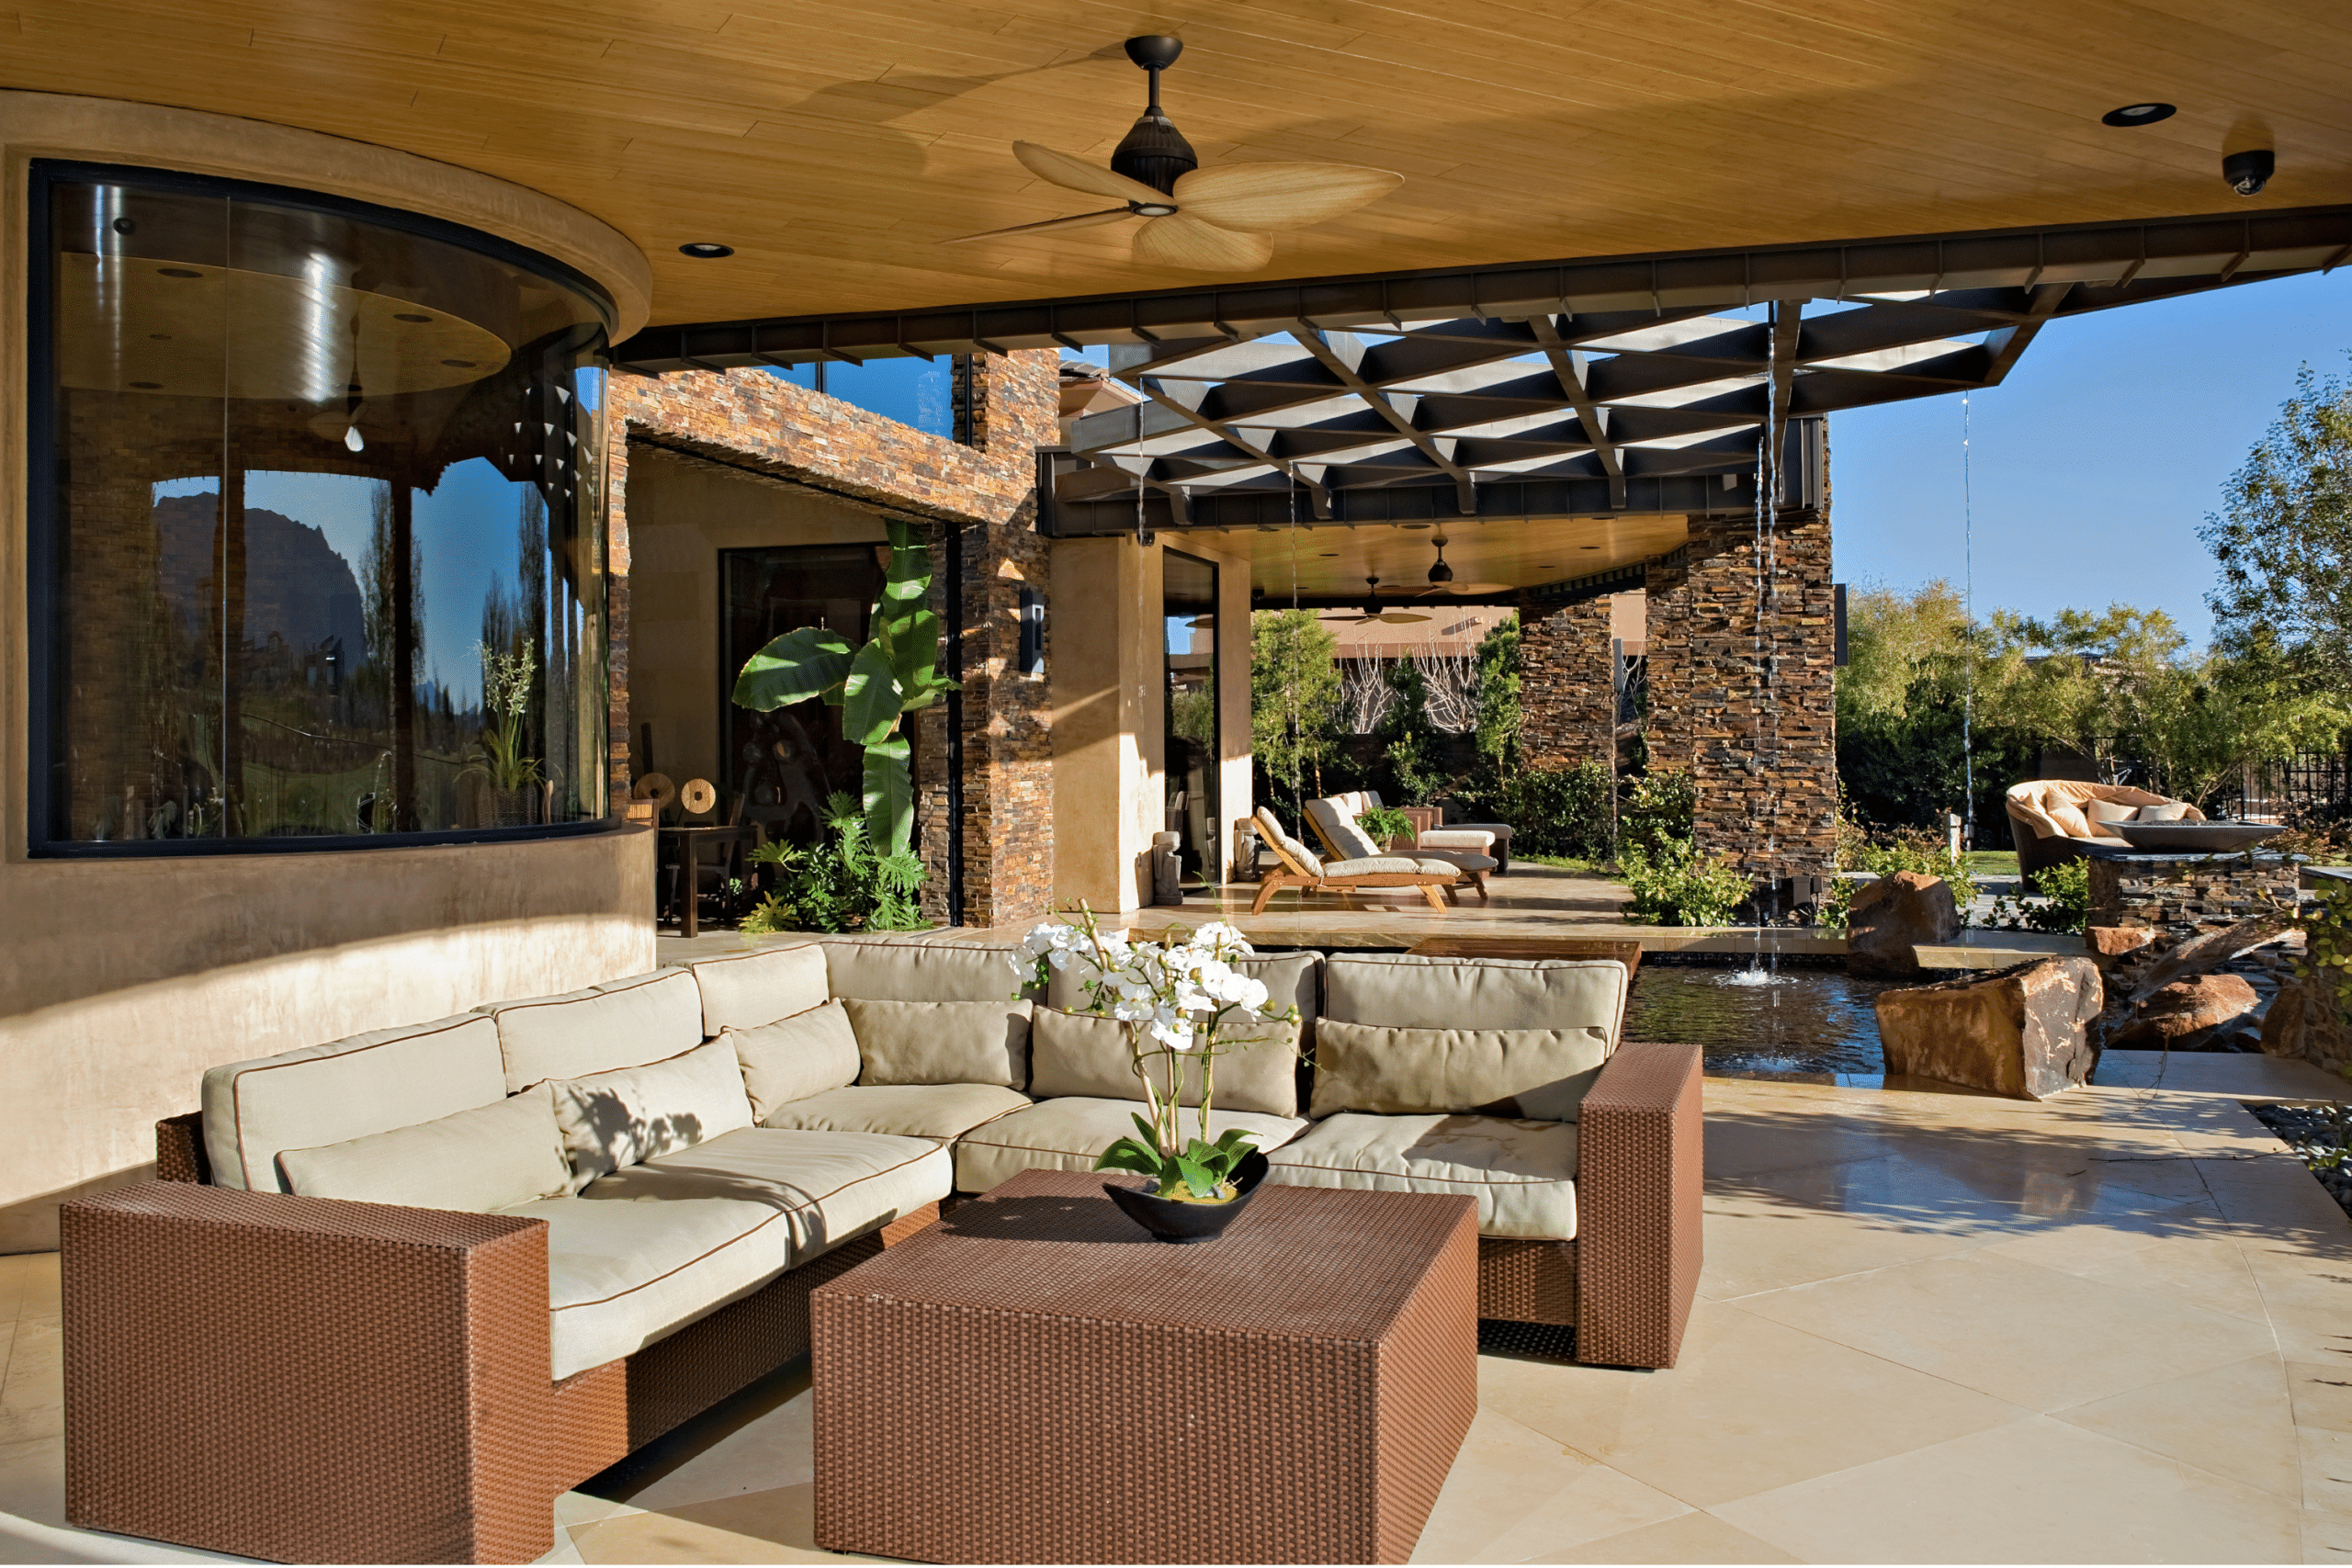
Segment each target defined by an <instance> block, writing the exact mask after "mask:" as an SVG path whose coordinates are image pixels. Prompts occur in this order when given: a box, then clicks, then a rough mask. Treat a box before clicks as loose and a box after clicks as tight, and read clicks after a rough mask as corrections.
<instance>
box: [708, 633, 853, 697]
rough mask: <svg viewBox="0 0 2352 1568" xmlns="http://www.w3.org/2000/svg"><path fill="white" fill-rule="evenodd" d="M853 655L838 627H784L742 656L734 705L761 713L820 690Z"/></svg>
mask: <svg viewBox="0 0 2352 1568" xmlns="http://www.w3.org/2000/svg"><path fill="white" fill-rule="evenodd" d="M853 660H854V654H853V653H852V651H851V649H850V646H849V643H848V641H847V640H846V639H845V638H843V637H842V634H841V633H839V632H836V631H829V630H827V629H826V628H825V627H823V626H803V627H801V628H800V629H799V630H798V631H795V632H786V633H785V634H784V635H783V636H782V637H778V638H776V639H775V641H774V642H771V643H769V644H768V645H767V646H766V647H765V648H763V649H760V651H759V652H757V653H755V654H753V655H752V657H751V658H749V659H747V660H744V661H743V671H742V673H741V675H740V676H738V677H737V678H736V682H735V702H736V705H738V706H741V707H747V708H751V709H753V710H754V711H756V712H759V713H766V712H768V711H770V710H771V709H774V708H780V707H787V706H789V705H792V704H794V703H805V702H807V701H808V700H809V698H811V697H821V696H824V695H826V694H827V693H828V692H829V691H831V689H832V688H834V687H836V686H839V685H840V684H841V683H842V680H843V679H844V678H845V677H847V676H848V674H849V672H850V666H851V664H852V662H853Z"/></svg>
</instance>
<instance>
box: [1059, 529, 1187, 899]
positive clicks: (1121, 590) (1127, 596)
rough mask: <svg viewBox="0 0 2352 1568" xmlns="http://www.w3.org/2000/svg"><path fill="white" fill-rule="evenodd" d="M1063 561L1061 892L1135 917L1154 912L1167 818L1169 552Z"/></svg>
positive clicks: (1115, 547)
mask: <svg viewBox="0 0 2352 1568" xmlns="http://www.w3.org/2000/svg"><path fill="white" fill-rule="evenodd" d="M1053 555H1054V591H1053V602H1052V604H1051V606H1050V608H1049V609H1048V611H1047V615H1048V616H1049V619H1050V622H1051V625H1052V628H1053V630H1052V634H1051V635H1052V647H1053V652H1052V657H1051V662H1050V666H1049V670H1048V681H1049V683H1050V686H1051V697H1050V701H1051V704H1052V710H1053V736H1054V891H1055V896H1056V897H1057V901H1060V902H1064V903H1068V902H1071V901H1074V900H1078V899H1083V900H1085V901H1086V902H1087V903H1088V904H1090V905H1091V906H1092V907H1093V908H1096V909H1098V910H1103V911H1106V912H1109V911H1118V912H1122V913H1124V912H1125V911H1128V910H1133V909H1137V908H1142V907H1143V906H1145V905H1147V904H1148V903H1149V902H1150V901H1151V869H1150V851H1151V836H1152V835H1153V834H1154V833H1156V832H1158V831H1159V830H1160V827H1161V823H1162V820H1163V818H1164V816H1165V810H1166V808H1165V807H1164V805H1163V804H1162V800H1163V795H1164V786H1163V784H1162V783H1161V778H1160V775H1161V773H1162V771H1163V768H1164V762H1163V758H1162V752H1163V750H1164V749H1165V741H1164V738H1163V734H1162V725H1163V719H1162V716H1161V711H1160V708H1161V704H1162V702H1163V701H1164V696H1163V693H1162V690H1161V687H1162V685H1163V682H1164V681H1165V675H1164V672H1163V669H1162V665H1161V661H1160V660H1161V655H1160V637H1162V635H1163V634H1162V631H1161V627H1160V617H1159V611H1160V570H1159V550H1158V549H1157V548H1156V547H1144V546H1141V545H1138V544H1136V542H1135V541H1134V540H1133V539H1130V538H1114V539H1066V540H1062V541H1060V542H1058V543H1057V544H1056V545H1055V546H1054V552H1053Z"/></svg>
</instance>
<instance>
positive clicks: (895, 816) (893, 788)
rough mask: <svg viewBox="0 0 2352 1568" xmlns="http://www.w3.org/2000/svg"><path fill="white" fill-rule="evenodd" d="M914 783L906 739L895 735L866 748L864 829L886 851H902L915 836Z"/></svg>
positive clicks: (889, 852) (903, 852) (891, 852)
mask: <svg viewBox="0 0 2352 1568" xmlns="http://www.w3.org/2000/svg"><path fill="white" fill-rule="evenodd" d="M914 830H915V783H914V773H913V770H912V769H910V767H908V765H907V739H906V737H905V736H903V735H894V736H892V737H891V738H890V739H888V740H877V741H875V742H873V743H871V744H869V745H868V746H867V747H866V748H865V832H866V837H867V838H868V839H870V840H872V841H873V843H874V847H875V849H876V851H877V852H880V853H882V854H885V855H902V854H905V853H906V852H907V845H908V843H909V841H910V840H912V839H913V837H914Z"/></svg>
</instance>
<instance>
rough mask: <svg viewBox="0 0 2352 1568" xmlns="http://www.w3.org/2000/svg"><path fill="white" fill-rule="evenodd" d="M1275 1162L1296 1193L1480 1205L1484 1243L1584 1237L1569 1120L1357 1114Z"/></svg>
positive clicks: (1279, 1176)
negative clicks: (1419, 1197)
mask: <svg viewBox="0 0 2352 1568" xmlns="http://www.w3.org/2000/svg"><path fill="white" fill-rule="evenodd" d="M1267 1159H1268V1161H1269V1163H1271V1164H1272V1167H1273V1169H1272V1173H1271V1175H1269V1177H1268V1178H1267V1179H1268V1180H1270V1181H1279V1182H1284V1183H1287V1184H1289V1185H1291V1186H1295V1187H1339V1188H1351V1189H1356V1190H1371V1191H1375V1192H1451V1193H1458V1194H1461V1195H1463V1196H1465V1197H1470V1198H1475V1199H1476V1200H1477V1201H1478V1234H1479V1235H1491V1236H1509V1237H1513V1238H1518V1239H1523V1240H1537V1241H1570V1240H1573V1239H1574V1238H1575V1236H1576V1234H1577V1191H1576V1178H1577V1130H1576V1128H1575V1127H1574V1126H1573V1125H1571V1124H1569V1123H1567V1122H1520V1121H1507V1120H1504V1119H1502V1118H1499V1117H1494V1116H1366V1115H1361V1114H1358V1113H1356V1112H1353V1111H1350V1112H1348V1113H1347V1114H1345V1115H1340V1116H1334V1117H1332V1118H1331V1119H1330V1120H1329V1121H1328V1122H1317V1123H1316V1124H1315V1129H1314V1131H1312V1132H1310V1133H1308V1134H1306V1136H1305V1137H1303V1138H1300V1139H1299V1140H1298V1141H1297V1142H1295V1143H1291V1144H1285V1145H1283V1146H1282V1147H1281V1148H1279V1149H1276V1150H1275V1151H1273V1153H1272V1154H1271V1155H1269V1156H1267ZM960 1174H961V1172H960V1170H959V1172H958V1175H959V1178H960Z"/></svg>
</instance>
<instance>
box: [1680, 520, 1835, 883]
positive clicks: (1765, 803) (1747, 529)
mask: <svg viewBox="0 0 2352 1568" xmlns="http://www.w3.org/2000/svg"><path fill="white" fill-rule="evenodd" d="M1763 548H1766V547H1763V546H1761V545H1760V544H1759V541H1758V539H1757V537H1756V533H1755V527H1754V525H1753V524H1752V523H1750V522H1749V521H1748V520H1747V519H1745V518H1742V519H1739V520H1737V521H1736V522H1723V523H1715V522H1705V521H1702V520H1700V519H1696V518H1694V519H1692V520H1691V544H1690V546H1689V548H1688V551H1687V555H1686V557H1685V559H1684V560H1683V562H1681V563H1679V564H1675V565H1670V566H1658V567H1653V568H1652V569H1651V571H1650V573H1649V581H1648V584H1647V586H1648V591H1649V648H1648V664H1649V690H1650V728H1649V737H1648V739H1649V765H1650V768H1651V769H1652V771H1654V772H1655V771H1657V770H1661V769H1679V770H1683V771H1686V772H1688V773H1690V774H1691V782H1692V784H1693V785H1694V786H1695V792H1696V795H1697V798H1698V804H1697V813H1696V823H1695V828H1694V835H1695V837H1696V840H1697V841H1698V844H1699V846H1700V848H1701V849H1702V851H1706V852H1729V853H1730V854H1731V855H1732V856H1733V857H1734V860H1735V861H1736V863H1737V864H1738V865H1739V867H1740V869H1741V870H1743V871H1745V872H1747V874H1749V875H1750V876H1752V877H1755V878H1758V879H1759V880H1760V879H1765V878H1778V877H1783V876H1792V875H1818V874H1824V873H1826V872H1827V871H1828V870H1830V869H1831V865H1832V862H1833V860H1834V858H1835V855H1836V852H1837V846H1838V745H1837V723H1836V698H1835V693H1834V690H1833V688H1832V684H1831V682H1832V678H1833V670H1832V662H1833V658H1834V652H1835V649H1834V646H1833V637H1834V635H1835V632H1834V627H1833V626H1832V623H1831V603H1830V582H1829V571H1830V567H1829V523H1828V519H1827V518H1826V516H1823V517H1818V518H1814V519H1810V520H1806V521H1803V522H1798V521H1793V520H1783V521H1782V522H1781V523H1780V524H1779V525H1777V526H1776V527H1775V528H1774V530H1773V533H1772V537H1771V540H1770V545H1769V571H1767V572H1765V573H1763V574H1762V576H1761V578H1760V583H1759V567H1760V566H1762V565H1764V564H1765V562H1764V561H1763V560H1760V559H1759V550H1760V549H1763ZM1759 626H1760V628H1761V633H1762V635H1761V637H1760V639H1759V636H1758V631H1759Z"/></svg>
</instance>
